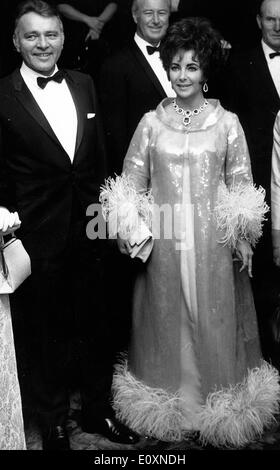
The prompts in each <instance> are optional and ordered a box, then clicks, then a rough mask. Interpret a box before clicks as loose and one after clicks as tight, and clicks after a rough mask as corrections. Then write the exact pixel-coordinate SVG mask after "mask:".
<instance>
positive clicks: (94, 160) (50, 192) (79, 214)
mask: <svg viewBox="0 0 280 470" xmlns="http://www.w3.org/2000/svg"><path fill="white" fill-rule="evenodd" d="M66 81H67V84H68V86H69V89H70V91H71V94H72V97H73V100H74V103H75V106H76V110H77V117H78V128H77V139H76V149H75V156H74V160H73V163H71V160H70V158H69V156H68V154H67V153H66V152H65V150H64V148H63V147H62V145H61V143H60V141H59V140H58V139H57V137H56V135H55V134H54V132H53V130H52V128H51V126H50V125H49V123H48V121H47V119H46V118H45V116H44V114H43V113H42V111H41V109H40V107H39V106H38V104H37V102H36V100H35V99H34V97H33V95H32V93H31V92H30V91H29V89H28V87H27V86H26V84H25V82H24V81H23V79H22V77H21V74H20V72H19V70H16V71H15V72H14V73H13V74H11V75H10V76H8V77H6V78H3V79H1V80H0V132H1V134H0V205H1V206H5V207H7V208H9V209H10V210H12V211H15V210H16V211H18V213H19V217H20V219H21V221H22V225H21V228H20V230H19V231H18V232H17V233H18V235H19V237H20V238H21V239H22V241H23V243H24V246H25V247H26V249H27V251H28V252H29V254H30V256H31V258H32V257H33V258H34V257H35V258H38V257H49V256H53V255H55V254H56V253H57V252H59V251H60V250H62V249H63V247H64V246H65V243H66V240H67V237H68V235H69V230H70V229H69V227H70V223H72V222H73V218H74V219H75V218H76V219H77V220H78V219H79V222H80V221H81V222H82V223H83V221H84V222H85V225H86V209H87V207H88V205H89V204H91V203H95V202H97V201H98V196H99V188H100V184H101V183H102V182H103V181H104V177H105V171H106V167H105V150H104V138H103V135H102V128H101V122H100V115H99V110H98V107H97V102H96V97H95V90H94V86H93V83H92V80H91V78H90V77H89V76H87V75H84V74H81V73H79V72H73V71H66ZM89 115H91V116H92V115H95V116H94V117H92V118H91V119H90V118H89V117H90V116H89Z"/></svg>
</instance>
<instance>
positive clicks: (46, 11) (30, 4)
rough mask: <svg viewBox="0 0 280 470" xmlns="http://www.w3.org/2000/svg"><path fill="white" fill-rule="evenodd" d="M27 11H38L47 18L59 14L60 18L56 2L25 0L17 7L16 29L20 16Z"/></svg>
mask: <svg viewBox="0 0 280 470" xmlns="http://www.w3.org/2000/svg"><path fill="white" fill-rule="evenodd" d="M26 13H37V14H38V15H40V16H44V17H46V18H51V17H53V16H57V17H58V18H59V20H60V16H59V12H58V10H57V8H56V5H55V4H54V3H52V2H49V3H47V2H44V1H42V0H25V1H23V2H21V3H20V4H19V5H18V7H17V9H16V13H15V29H16V27H17V25H18V22H19V20H20V18H21V17H22V16H23V15H25V14H26ZM61 26H62V23H61Z"/></svg>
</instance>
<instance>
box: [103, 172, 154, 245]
mask: <svg viewBox="0 0 280 470" xmlns="http://www.w3.org/2000/svg"><path fill="white" fill-rule="evenodd" d="M99 201H100V202H101V205H102V214H103V217H104V219H105V220H106V222H107V223H108V230H109V237H110V238H114V237H115V236H116V235H117V234H118V233H119V234H120V235H121V236H122V237H123V238H129V237H130V235H131V234H133V233H135V232H137V231H139V225H140V224H142V223H143V222H144V223H145V224H146V225H147V226H148V227H149V226H150V225H151V220H152V206H153V197H152V195H151V191H142V192H139V191H137V190H136V188H135V185H134V183H133V181H132V178H131V176H130V175H126V174H125V173H123V174H122V175H121V176H116V177H115V179H114V178H111V177H110V178H108V179H107V180H105V184H104V185H103V186H101V192H100V196H99Z"/></svg>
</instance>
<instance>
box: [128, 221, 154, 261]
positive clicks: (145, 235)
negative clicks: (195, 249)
mask: <svg viewBox="0 0 280 470" xmlns="http://www.w3.org/2000/svg"><path fill="white" fill-rule="evenodd" d="M128 241H129V244H130V246H131V247H132V251H131V253H130V257H131V258H135V257H137V258H139V259H141V261H143V263H145V262H146V261H147V259H148V257H149V256H150V254H151V251H152V249H153V246H154V239H153V236H152V233H151V232H150V230H149V229H148V227H147V225H146V224H145V222H143V221H142V220H141V221H140V223H139V226H138V228H137V230H135V231H134V232H132V233H131V234H130V236H129V239H128Z"/></svg>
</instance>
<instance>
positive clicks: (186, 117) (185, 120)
mask: <svg viewBox="0 0 280 470" xmlns="http://www.w3.org/2000/svg"><path fill="white" fill-rule="evenodd" d="M190 122H191V118H190V117H189V116H185V117H184V119H183V124H184V126H188V125H189V123H190Z"/></svg>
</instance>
